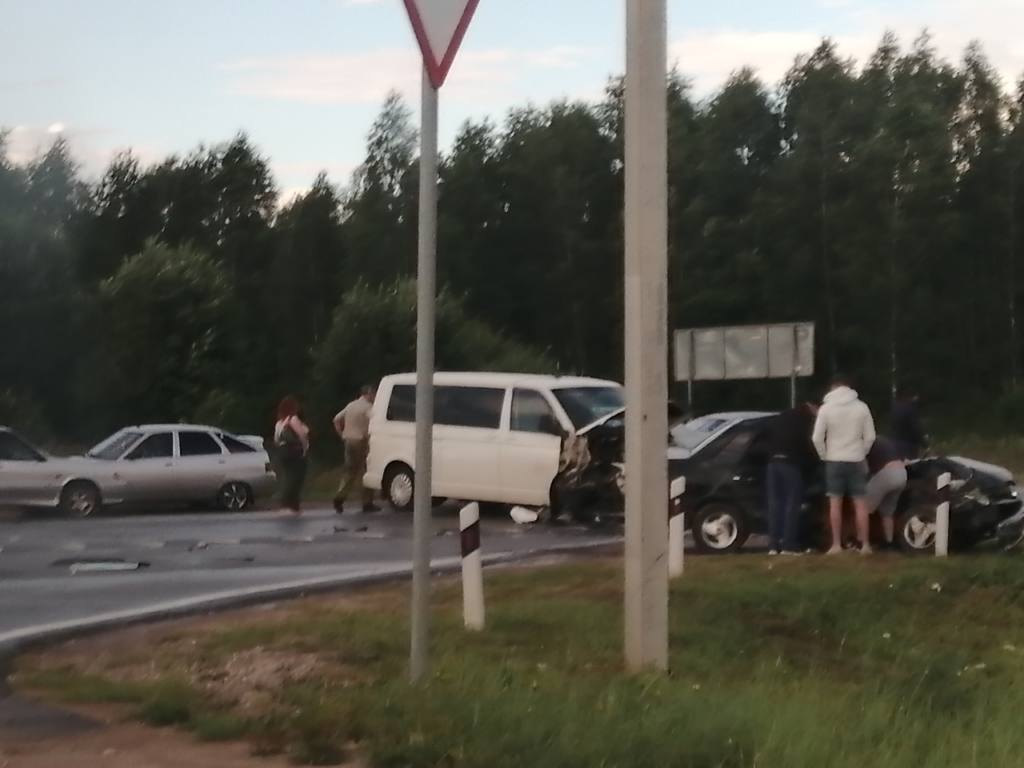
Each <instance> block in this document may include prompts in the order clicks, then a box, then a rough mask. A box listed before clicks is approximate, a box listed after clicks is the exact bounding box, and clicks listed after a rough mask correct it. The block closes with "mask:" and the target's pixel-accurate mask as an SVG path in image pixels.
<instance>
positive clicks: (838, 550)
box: [825, 546, 844, 555]
mask: <svg viewBox="0 0 1024 768" xmlns="http://www.w3.org/2000/svg"><path fill="white" fill-rule="evenodd" d="M843 551H844V550H843V548H842V547H835V546H834V547H831V548H830V549H829V550H828V551H827V552H826V553H825V554H826V555H841V554H843Z"/></svg>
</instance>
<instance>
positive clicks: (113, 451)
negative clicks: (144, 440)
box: [86, 430, 142, 461]
mask: <svg viewBox="0 0 1024 768" xmlns="http://www.w3.org/2000/svg"><path fill="white" fill-rule="evenodd" d="M140 437H142V433H141V432H134V431H132V430H121V431H120V432H116V433H114V434H113V435H111V436H110V437H108V438H107V439H106V440H104V441H103V442H102V443H100V444H99V445H97V446H95V447H94V448H93V449H92V450H90V451H89V453H87V454H86V455H87V456H88V457H89V458H91V459H102V460H103V461H117V460H118V459H120V458H121V457H122V456H123V455H124V452H125V451H127V450H128V449H129V448H131V447H132V446H133V445H135V443H136V441H137V440H138V439H139V438H140Z"/></svg>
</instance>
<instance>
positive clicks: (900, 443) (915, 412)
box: [889, 389, 928, 460]
mask: <svg viewBox="0 0 1024 768" xmlns="http://www.w3.org/2000/svg"><path fill="white" fill-rule="evenodd" d="M920 402H921V399H920V397H918V396H917V394H916V393H914V392H912V391H911V390H907V389H900V390H899V391H897V393H896V399H895V400H894V401H893V404H892V410H891V411H890V412H889V436H890V438H891V439H892V441H893V443H894V444H895V446H896V448H897V450H898V451H899V452H900V458H903V459H908V460H910V459H917V458H920V457H921V454H922V453H923V452H924V450H925V449H926V448H927V447H928V435H926V434H925V431H924V425H923V424H922V422H921V410H920Z"/></svg>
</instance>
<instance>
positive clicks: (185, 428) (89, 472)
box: [0, 424, 276, 517]
mask: <svg viewBox="0 0 1024 768" xmlns="http://www.w3.org/2000/svg"><path fill="white" fill-rule="evenodd" d="M275 484H276V476H275V475H274V472H273V470H272V469H271V466H270V458H269V457H268V455H267V452H266V450H264V448H263V445H262V440H261V439H260V438H258V437H249V436H244V437H239V436H236V435H232V434H230V433H228V432H225V431H224V430H221V429H217V428H215V427H208V426H198V425H190V424H150V425H141V426H136V427H126V428H124V429H122V430H119V431H118V432H115V433H114V434H113V435H111V436H110V437H108V438H107V439H106V440H104V441H103V442H101V443H99V444H98V445H97V446H96V447H94V448H93V449H92V450H90V451H89V452H88V453H87V454H86V455H85V456H72V457H56V456H50V455H48V454H46V453H45V452H44V451H41V450H39V449H37V448H35V447H33V446H32V445H31V444H29V443H28V442H27V441H26V440H24V439H22V438H21V437H19V436H18V435H17V434H16V433H15V432H13V431H12V430H10V429H7V428H5V427H0V507H59V508H61V509H62V510H63V511H65V512H66V513H68V514H71V515H75V516H78V517H87V516H89V515H91V514H94V513H96V512H97V511H99V510H100V509H101V508H102V507H104V506H108V505H115V504H123V503H130V504H143V503H161V504H163V503H192V502H203V503H210V502H212V503H215V504H217V506H219V507H220V508H222V509H225V510H230V511H241V510H243V509H246V508H247V507H249V506H250V505H252V504H253V503H254V502H255V501H257V500H258V499H260V498H262V497H264V496H267V495H269V494H270V493H272V492H273V489H274V486H275Z"/></svg>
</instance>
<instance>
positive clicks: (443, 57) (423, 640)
mask: <svg viewBox="0 0 1024 768" xmlns="http://www.w3.org/2000/svg"><path fill="white" fill-rule="evenodd" d="M404 2H405V9H406V11H407V13H408V14H409V21H410V23H411V24H412V29H413V32H414V33H415V35H416V42H417V43H418V44H419V47H420V52H421V53H422V54H423V89H422V111H421V115H420V120H421V127H420V199H419V244H418V256H417V271H416V453H415V461H414V463H415V464H416V466H415V467H414V468H413V469H414V470H415V472H416V484H415V492H414V500H413V534H412V538H413V541H412V562H413V567H412V609H411V614H412V621H411V632H410V638H409V678H410V680H411V681H412V682H413V683H418V682H420V681H421V680H423V679H424V678H425V677H426V676H427V674H428V671H429V669H428V668H429V663H428V662H429V647H430V640H429V637H430V631H429V630H430V527H431V517H432V513H433V505H432V504H431V495H432V493H433V483H432V481H433V473H432V463H433V445H434V310H435V304H436V300H437V178H438V177H437V126H438V117H437V110H438V105H437V102H438V91H439V90H440V88H441V86H442V85H444V81H445V78H446V77H447V76H448V70H449V69H450V68H451V65H452V62H453V61H454V60H455V54H456V53H457V52H458V49H459V45H460V44H461V43H462V39H463V37H464V36H465V34H466V29H467V28H468V27H469V22H470V20H471V19H472V18H473V12H474V11H475V10H476V6H477V4H478V3H479V0H404Z"/></svg>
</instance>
